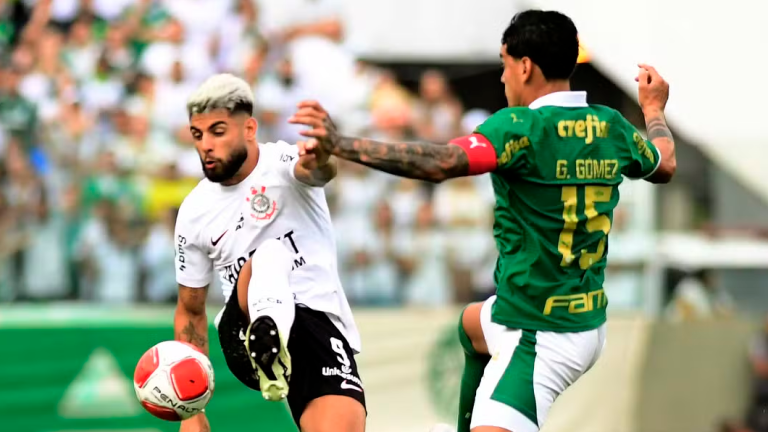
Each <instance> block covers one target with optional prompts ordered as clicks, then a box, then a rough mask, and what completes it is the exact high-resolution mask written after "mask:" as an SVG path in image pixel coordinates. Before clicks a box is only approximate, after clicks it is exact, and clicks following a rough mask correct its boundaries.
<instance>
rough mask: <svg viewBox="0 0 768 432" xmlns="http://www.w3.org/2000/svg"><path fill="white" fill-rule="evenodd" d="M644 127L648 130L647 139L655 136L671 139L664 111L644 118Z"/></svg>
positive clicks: (650, 139)
mask: <svg viewBox="0 0 768 432" xmlns="http://www.w3.org/2000/svg"><path fill="white" fill-rule="evenodd" d="M645 127H646V130H647V131H648V140H649V141H651V142H652V141H653V140H654V139H657V138H667V139H669V140H671V139H672V132H670V130H669V127H668V126H667V120H666V118H664V113H659V114H656V115H652V116H649V117H647V118H646V119H645Z"/></svg>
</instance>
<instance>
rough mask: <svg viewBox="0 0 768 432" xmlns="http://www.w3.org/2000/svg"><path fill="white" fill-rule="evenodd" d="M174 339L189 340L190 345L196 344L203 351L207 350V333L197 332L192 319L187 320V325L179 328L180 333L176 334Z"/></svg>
mask: <svg viewBox="0 0 768 432" xmlns="http://www.w3.org/2000/svg"><path fill="white" fill-rule="evenodd" d="M176 339H177V340H181V341H184V342H189V343H191V344H192V345H195V346H198V347H200V348H203V349H204V350H205V351H208V335H207V334H201V333H199V332H198V331H197V329H196V328H195V324H194V323H193V322H192V321H189V323H187V325H186V326H185V327H184V328H183V329H181V333H180V334H178V335H176Z"/></svg>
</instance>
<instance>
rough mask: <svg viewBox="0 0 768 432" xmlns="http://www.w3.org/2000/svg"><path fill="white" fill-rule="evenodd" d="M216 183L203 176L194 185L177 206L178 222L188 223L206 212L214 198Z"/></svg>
mask: <svg viewBox="0 0 768 432" xmlns="http://www.w3.org/2000/svg"><path fill="white" fill-rule="evenodd" d="M216 186H217V185H216V184H215V183H213V182H211V181H210V180H208V179H206V178H204V179H202V180H200V182H199V183H198V184H197V186H195V187H194V188H193V189H192V190H191V191H190V192H189V193H188V194H187V196H186V197H184V200H183V201H182V202H181V205H180V206H179V213H178V215H177V216H176V220H177V224H178V223H189V222H191V221H193V220H195V219H197V218H198V217H199V216H200V215H202V214H204V213H206V211H207V210H208V209H210V208H211V202H212V200H215V199H216V190H215V189H216Z"/></svg>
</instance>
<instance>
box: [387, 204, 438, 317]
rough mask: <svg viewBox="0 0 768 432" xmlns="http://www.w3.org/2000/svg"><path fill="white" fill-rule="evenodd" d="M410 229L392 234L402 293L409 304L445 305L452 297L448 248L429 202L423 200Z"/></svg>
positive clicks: (403, 229)
mask: <svg viewBox="0 0 768 432" xmlns="http://www.w3.org/2000/svg"><path fill="white" fill-rule="evenodd" d="M414 222H415V223H414V225H413V227H412V229H405V228H401V229H399V230H398V231H397V232H396V234H395V237H394V238H395V240H394V244H395V248H396V254H397V257H398V260H399V262H400V263H402V264H401V265H402V267H403V268H404V270H405V272H404V273H405V274H404V278H403V285H402V286H403V295H404V299H405V303H406V304H408V305H413V306H430V307H434V306H445V305H448V304H450V302H452V301H453V283H452V280H451V276H450V275H451V272H450V268H451V266H452V264H453V263H452V262H451V261H450V252H449V249H448V239H447V236H446V235H445V233H444V232H442V231H441V230H439V229H436V226H435V220H434V212H433V208H432V204H431V203H429V202H423V203H422V204H421V205H420V206H419V207H418V208H417V211H416V214H415V221H414Z"/></svg>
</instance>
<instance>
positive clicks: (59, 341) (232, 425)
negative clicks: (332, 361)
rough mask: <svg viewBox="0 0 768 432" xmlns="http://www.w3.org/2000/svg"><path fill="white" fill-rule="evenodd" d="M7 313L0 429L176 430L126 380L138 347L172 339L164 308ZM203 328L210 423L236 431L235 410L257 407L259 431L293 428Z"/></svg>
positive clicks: (0, 359)
mask: <svg viewBox="0 0 768 432" xmlns="http://www.w3.org/2000/svg"><path fill="white" fill-rule="evenodd" d="M10 312H11V311H9V310H8V308H6V309H5V310H3V311H2V312H0V316H2V318H0V340H2V341H3V343H2V345H0V383H1V384H0V417H2V419H3V426H2V427H0V429H2V430H4V431H15V432H78V431H101V432H105V431H115V432H116V431H119V432H165V431H169V432H170V431H174V432H175V431H178V429H179V424H178V423H170V422H165V421H162V420H158V419H155V418H154V417H152V416H150V415H149V414H147V413H146V412H145V411H144V410H143V408H141V406H140V405H139V403H138V402H137V400H136V396H135V393H134V390H133V382H132V377H133V370H134V367H135V365H136V363H137V361H138V359H139V357H140V356H141V354H143V352H144V351H146V350H147V349H148V348H149V347H151V346H152V345H153V344H155V343H158V342H160V341H163V340H167V339H171V338H173V324H172V317H173V311H172V309H164V310H152V311H149V312H143V313H142V312H141V311H138V310H133V309H130V310H129V309H124V310H119V311H116V310H110V309H109V308H99V309H96V308H94V307H93V306H91V307H90V310H85V309H82V308H74V309H72V308H65V309H61V308H57V309H50V308H42V309H38V308H33V309H29V308H26V307H19V306H16V307H14V311H13V312H12V313H10ZM209 334H210V338H211V340H210V347H211V350H210V354H211V360H212V362H213V365H214V369H215V371H216V389H215V393H214V396H213V399H212V400H211V403H210V405H209V407H208V408H207V409H206V412H207V414H208V417H209V419H210V422H211V424H212V425H214V430H216V431H221V432H226V431H233V432H234V431H240V430H242V426H243V424H242V422H243V420H244V418H243V413H246V412H254V411H257V412H258V413H259V416H258V426H259V428H261V430H268V431H277V432H280V431H290V432H294V431H295V430H296V429H295V427H294V425H293V421H292V419H291V417H290V415H289V413H288V410H287V409H286V408H285V407H284V406H283V405H280V404H270V403H267V402H265V401H264V400H263V399H262V398H261V395H259V394H258V393H256V392H253V391H251V390H249V389H247V388H245V387H244V386H242V385H241V384H240V383H239V382H238V381H237V380H236V378H235V377H234V376H232V374H231V373H229V370H228V369H227V367H226V364H225V362H224V358H223V356H222V354H221V350H220V349H219V342H218V338H217V336H216V331H215V329H214V328H213V327H211V328H210V330H209ZM248 418H251V419H252V418H253V417H248Z"/></svg>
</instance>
